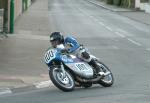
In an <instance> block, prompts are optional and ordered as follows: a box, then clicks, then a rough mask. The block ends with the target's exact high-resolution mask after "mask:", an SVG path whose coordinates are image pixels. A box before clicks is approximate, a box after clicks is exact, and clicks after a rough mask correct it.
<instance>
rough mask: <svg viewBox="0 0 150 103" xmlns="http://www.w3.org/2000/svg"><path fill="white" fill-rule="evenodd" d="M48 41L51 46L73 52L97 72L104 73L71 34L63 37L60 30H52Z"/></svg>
mask: <svg viewBox="0 0 150 103" xmlns="http://www.w3.org/2000/svg"><path fill="white" fill-rule="evenodd" d="M50 42H51V45H52V47H54V48H60V49H62V51H64V52H65V51H66V52H68V53H72V54H75V55H76V56H77V57H78V58H80V59H82V60H84V61H85V62H87V63H89V64H90V65H91V66H93V67H94V68H95V70H96V72H97V74H99V75H101V76H102V75H104V72H102V71H100V69H99V66H98V65H97V63H96V62H95V60H94V59H93V58H91V57H90V54H89V53H88V52H87V50H86V49H85V48H84V47H83V46H81V45H80V44H79V43H78V42H77V40H76V39H75V38H73V37H71V36H68V37H66V38H64V37H63V35H62V34H61V33H60V32H53V33H51V35H50Z"/></svg>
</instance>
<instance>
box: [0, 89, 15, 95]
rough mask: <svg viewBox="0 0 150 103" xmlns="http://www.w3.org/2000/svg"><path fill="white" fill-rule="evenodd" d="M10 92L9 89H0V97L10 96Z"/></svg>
mask: <svg viewBox="0 0 150 103" xmlns="http://www.w3.org/2000/svg"><path fill="white" fill-rule="evenodd" d="M11 93H12V91H11V90H10V89H9V88H0V95H4V94H11Z"/></svg>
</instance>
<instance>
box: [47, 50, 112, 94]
mask: <svg viewBox="0 0 150 103" xmlns="http://www.w3.org/2000/svg"><path fill="white" fill-rule="evenodd" d="M90 56H91V57H92V58H93V59H94V60H95V61H96V63H97V65H98V66H99V69H101V71H103V72H104V75H102V76H101V75H98V73H96V71H95V69H94V67H92V66H91V65H89V64H88V63H87V62H84V61H82V60H81V59H79V58H77V57H76V56H75V55H73V54H69V53H64V52H61V50H60V49H57V48H49V50H47V52H46V53H45V56H44V60H45V63H46V64H47V65H48V67H49V68H48V70H49V77H50V79H51V81H52V83H53V84H54V85H55V86H56V87H57V88H59V89H60V90H62V91H64V92H68V91H73V90H74V88H75V87H77V86H79V87H84V88H89V87H92V85H93V84H100V85H102V86H104V87H110V86H111V85H112V84H113V82H114V78H113V74H112V72H111V70H110V69H109V68H108V67H107V66H106V65H105V64H104V63H102V62H100V61H99V59H98V58H96V57H95V56H93V55H90Z"/></svg>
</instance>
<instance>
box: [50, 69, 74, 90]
mask: <svg viewBox="0 0 150 103" xmlns="http://www.w3.org/2000/svg"><path fill="white" fill-rule="evenodd" d="M53 75H54V78H55V80H56V81H57V83H59V85H61V86H62V87H64V88H68V89H69V88H73V86H74V80H73V78H72V77H71V75H70V74H69V73H68V72H66V71H65V74H64V73H63V72H62V71H60V70H58V69H54V71H53Z"/></svg>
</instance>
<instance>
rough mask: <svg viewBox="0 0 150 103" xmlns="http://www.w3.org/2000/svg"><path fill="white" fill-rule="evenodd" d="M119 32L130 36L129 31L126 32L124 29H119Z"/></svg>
mask: <svg viewBox="0 0 150 103" xmlns="http://www.w3.org/2000/svg"><path fill="white" fill-rule="evenodd" d="M117 31H119V32H121V33H123V34H128V32H127V31H125V30H123V29H120V28H119V29H117Z"/></svg>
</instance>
